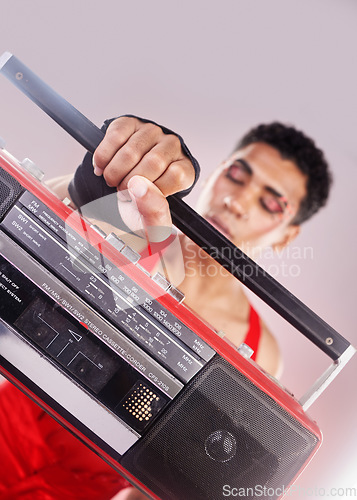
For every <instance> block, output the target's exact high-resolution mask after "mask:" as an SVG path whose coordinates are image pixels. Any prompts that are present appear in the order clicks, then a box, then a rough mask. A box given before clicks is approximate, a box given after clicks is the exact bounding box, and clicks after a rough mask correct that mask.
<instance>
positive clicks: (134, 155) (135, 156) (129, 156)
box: [121, 143, 140, 164]
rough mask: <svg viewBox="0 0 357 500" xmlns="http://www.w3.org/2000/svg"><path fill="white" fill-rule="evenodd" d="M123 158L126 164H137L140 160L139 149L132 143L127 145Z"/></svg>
mask: <svg viewBox="0 0 357 500" xmlns="http://www.w3.org/2000/svg"><path fill="white" fill-rule="evenodd" d="M121 157H122V161H123V162H124V164H126V163H129V164H133V163H134V164H136V163H137V161H138V160H139V158H140V155H139V151H138V148H137V147H135V145H132V144H130V143H128V144H126V145H125V146H124V147H123V148H122V150H121Z"/></svg>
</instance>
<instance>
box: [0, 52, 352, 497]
mask: <svg viewBox="0 0 357 500" xmlns="http://www.w3.org/2000/svg"><path fill="white" fill-rule="evenodd" d="M0 71H1V72H2V73H3V74H4V75H5V76H6V77H7V78H9V79H10V80H11V81H12V82H13V83H14V84H15V85H16V86H18V87H19V88H20V89H21V90H22V91H23V92H25V93H26V95H28V96H29V97H30V98H31V99H32V100H34V101H35V102H36V104H38V105H39V106H40V107H41V108H43V109H44V110H45V111H46V112H47V113H48V114H49V115H50V116H51V117H52V118H54V119H55V120H56V121H57V122H58V123H59V124H60V125H61V126H62V127H64V128H65V129H66V130H67V131H68V132H69V133H70V134H72V135H73V136H74V137H75V138H76V139H77V140H78V141H79V142H81V144H83V145H84V146H85V148H86V149H88V150H89V151H91V152H93V151H94V150H95V148H96V147H97V145H98V144H99V142H100V141H101V139H102V138H103V132H101V131H100V130H99V129H98V128H97V127H95V126H94V125H93V124H92V123H91V122H89V121H88V120H87V119H86V118H85V117H84V116H83V115H81V114H80V113H78V111H77V110H75V109H74V108H73V107H72V106H70V105H69V104H68V103H67V102H66V101H64V100H63V99H62V98H61V97H60V96H58V94H56V93H55V92H54V91H53V90H52V89H50V88H49V87H48V86H47V85H46V84H44V83H43V82H42V81H41V80H40V79H39V78H38V77H37V76H36V75H34V74H33V73H32V72H31V71H30V70H29V69H28V68H26V67H25V66H24V65H23V64H22V63H21V62H20V61H18V60H17V59H16V58H15V57H14V56H12V55H11V54H8V53H5V54H4V55H3V56H2V57H1V58H0ZM169 202H170V207H171V210H172V216H173V220H174V223H175V224H176V226H177V227H178V228H179V229H180V230H182V231H183V232H184V233H185V234H187V236H189V237H190V238H191V239H192V240H193V241H195V242H196V243H197V244H198V245H200V246H201V247H204V248H205V249H206V251H208V252H212V255H214V256H215V258H216V260H217V261H219V262H220V263H221V264H222V265H223V266H224V265H225V266H226V267H227V268H229V269H230V270H232V271H233V273H234V274H235V276H236V277H237V278H238V279H240V280H241V281H243V282H244V284H245V285H246V286H248V287H249V288H250V289H251V290H253V291H254V292H255V293H257V294H258V295H259V296H260V297H261V298H262V299H263V300H264V301H266V302H267V303H268V304H269V305H270V306H272V307H273V308H274V309H275V310H276V311H277V312H278V313H279V314H281V315H282V316H283V317H284V318H286V320H287V321H289V322H290V323H291V324H293V325H294V326H295V327H296V328H298V329H299V330H300V331H301V332H302V333H303V334H304V335H306V336H307V337H308V338H309V339H310V340H312V341H313V342H314V343H315V344H316V345H317V346H318V347H319V348H320V349H322V350H323V351H324V352H325V353H326V354H327V355H328V356H330V357H331V358H332V360H333V361H334V363H333V364H332V366H331V367H330V368H329V369H328V370H327V372H326V373H325V374H324V375H323V376H322V377H321V378H320V379H319V381H318V382H317V383H316V385H315V386H314V387H313V388H312V389H311V391H310V392H309V394H307V395H306V396H304V398H303V400H302V401H300V402H299V401H297V400H295V399H294V397H293V396H292V395H290V394H289V393H288V392H287V391H286V390H284V389H283V388H282V387H281V386H280V385H279V384H278V383H277V382H276V381H275V380H274V379H272V378H271V377H269V376H267V375H266V374H265V373H263V372H262V371H261V370H260V369H259V367H258V366H257V365H256V364H255V363H254V362H252V361H251V360H250V359H249V358H248V356H246V355H245V349H244V345H243V346H242V347H241V348H240V349H235V348H233V347H232V346H231V345H229V344H228V343H226V342H225V341H224V340H223V339H222V338H220V336H219V335H217V333H216V332H215V331H214V330H213V329H211V328H210V327H208V326H207V325H206V324H205V323H203V322H201V321H200V320H199V319H198V318H197V317H195V315H194V314H193V313H192V312H191V311H190V310H189V309H187V308H186V307H185V306H184V305H183V304H182V300H181V299H182V296H181V295H180V293H179V291H178V290H177V289H176V288H175V287H173V286H172V285H170V283H168V282H167V281H166V280H165V279H164V278H163V276H161V275H160V274H156V275H154V276H151V275H150V274H149V273H148V272H147V271H146V270H145V269H144V268H143V267H142V266H141V264H140V260H138V255H137V254H136V252H134V251H133V250H132V249H131V248H130V247H128V246H126V245H125V244H124V243H123V242H122V241H121V240H120V239H118V238H117V237H116V236H115V235H113V234H109V235H105V234H103V233H102V232H101V231H98V230H97V228H96V227H93V226H91V225H90V223H89V222H88V221H87V220H86V219H84V218H83V217H82V216H81V215H80V214H78V213H77V212H74V211H73V210H72V209H71V208H69V207H68V206H67V205H66V204H65V203H63V202H61V201H60V200H59V199H58V198H57V197H56V196H54V195H53V194H52V193H51V192H50V191H49V190H48V189H47V188H46V187H45V186H44V185H43V184H42V183H41V173H40V172H39V170H38V169H37V168H36V167H35V166H34V165H33V164H32V163H31V162H30V161H24V162H22V163H21V164H20V163H19V162H18V161H17V160H16V159H14V158H13V157H12V156H11V155H10V154H8V153H7V152H6V151H4V150H1V151H0V250H1V255H0V314H1V316H0V372H1V373H2V374H3V375H5V377H7V378H8V379H9V380H10V381H12V382H13V383H14V384H15V385H17V386H18V387H20V388H21V389H22V390H23V391H25V393H27V394H28V395H30V396H31V397H32V398H33V399H35V400H36V401H37V402H38V403H39V404H40V405H41V406H42V407H43V408H45V409H46V411H48V412H49V413H50V414H51V415H53V416H54V417H55V418H57V419H58V420H59V421H60V422H61V423H62V424H63V425H64V426H66V427H67V428H68V429H70V430H71V431H72V432H74V433H75V434H76V435H78V437H80V438H81V439H82V440H83V441H84V442H85V443H86V444H87V445H88V446H89V447H90V448H92V449H93V450H95V451H96V453H98V454H99V455H100V456H101V457H102V458H103V459H104V460H106V461H107V462H108V463H109V464H111V465H112V466H113V467H114V468H115V469H116V470H117V471H118V472H119V473H120V474H122V475H123V476H125V477H126V478H127V479H129V480H130V481H131V482H132V483H133V484H135V485H136V486H137V487H139V488H141V489H142V490H143V491H144V492H146V493H147V494H148V495H151V496H152V498H161V499H165V500H183V499H190V500H191V499H192V500H193V499H194V500H200V499H201V500H209V499H212V500H213V499H221V498H222V496H228V495H229V494H230V493H232V491H231V488H233V487H235V488H239V489H241V488H243V489H244V491H246V492H251V494H250V496H251V497H252V498H278V497H279V496H282V494H283V493H284V491H285V490H286V489H287V487H288V486H289V485H290V484H291V483H292V482H293V481H294V480H295V478H296V477H297V476H298V475H299V473H300V472H301V470H302V469H303V468H304V467H305V466H306V464H307V463H308V462H309V461H310V460H311V458H312V457H313V455H314V454H315V453H316V451H317V449H318V448H319V446H320V444H321V433H320V430H319V428H318V427H317V425H316V423H315V422H313V421H312V420H311V419H310V418H309V417H308V416H307V415H306V413H305V410H306V408H307V407H308V406H309V405H310V404H311V402H312V401H313V400H314V399H315V398H316V397H317V395H318V394H319V393H320V392H321V391H322V390H323V389H324V388H325V386H326V385H327V384H328V383H329V382H330V381H331V380H332V378H333V377H334V376H335V375H336V374H337V372H338V371H339V370H340V369H341V368H342V366H343V365H344V364H345V363H346V362H347V361H348V360H349V359H350V358H351V356H352V355H353V354H354V352H355V349H354V348H353V347H352V346H351V345H350V344H349V342H347V341H346V340H345V339H344V338H343V337H342V336H341V335H339V334H338V333H337V332H336V331H334V330H333V329H332V328H331V327H330V326H329V325H327V324H326V323H324V322H323V321H322V320H321V319H320V318H319V317H318V316H316V315H315V314H314V313H313V312H312V311H311V310H310V309H308V308H307V307H306V306H305V305H304V304H302V303H301V302H300V301H298V299H296V297H294V296H293V295H292V294H290V293H289V292H288V291H287V290H285V289H284V288H283V287H282V286H281V285H280V284H279V283H277V282H276V281H275V280H274V279H273V278H272V277H270V276H269V275H267V274H266V273H265V272H264V271H263V270H262V269H261V268H259V266H257V265H256V264H255V263H254V262H253V261H251V260H250V259H249V258H248V257H247V256H245V255H244V254H243V253H242V252H240V251H239V250H238V249H237V248H236V247H233V245H232V243H231V242H229V241H228V240H227V239H226V238H225V237H224V236H222V235H221V234H220V233H219V232H218V231H216V230H215V229H214V228H213V227H212V226H211V225H210V224H208V223H207V222H206V221H205V220H203V219H202V218H201V217H199V216H198V215H197V214H196V213H195V212H194V211H193V210H192V209H191V208H189V207H188V206H187V205H186V204H185V203H184V202H183V201H182V200H180V199H179V198H176V197H175V196H173V197H170V200H169ZM186 221H189V224H188V222H186ZM227 248H231V249H232V250H234V251H232V252H228V253H227V252H226V251H225V249H227ZM228 254H229V255H230V259H231V256H232V255H233V256H234V262H232V261H231V260H229V261H227V260H226V259H227V258H226V255H228ZM247 494H248V493H247Z"/></svg>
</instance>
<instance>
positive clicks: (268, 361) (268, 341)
mask: <svg viewBox="0 0 357 500" xmlns="http://www.w3.org/2000/svg"><path fill="white" fill-rule="evenodd" d="M260 321H261V328H262V330H261V331H262V333H261V338H260V343H259V350H258V356H257V363H258V364H259V365H260V366H261V367H262V368H263V369H264V370H265V371H266V372H268V373H270V374H271V375H273V376H274V377H276V378H279V376H280V375H281V371H282V357H281V353H280V348H279V344H278V342H277V340H276V338H275V336H274V335H273V334H272V332H271V331H270V330H269V328H268V327H267V325H266V324H265V323H264V321H262V320H260Z"/></svg>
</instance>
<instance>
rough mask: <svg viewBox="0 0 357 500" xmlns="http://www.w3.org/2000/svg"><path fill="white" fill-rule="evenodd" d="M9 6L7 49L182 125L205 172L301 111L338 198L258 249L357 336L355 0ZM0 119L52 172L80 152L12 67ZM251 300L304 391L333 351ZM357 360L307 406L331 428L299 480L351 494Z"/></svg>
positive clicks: (83, 103)
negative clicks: (18, 85) (285, 242)
mask: <svg viewBox="0 0 357 500" xmlns="http://www.w3.org/2000/svg"><path fill="white" fill-rule="evenodd" d="M1 7H2V9H1V15H2V22H1V30H0V53H2V52H3V51H6V50H7V51H10V52H12V53H13V54H15V55H16V56H17V57H19V58H20V59H21V60H22V61H23V62H24V63H25V64H27V65H28V66H29V67H30V68H31V69H32V70H33V71H35V72H36V73H37V74H39V75H40V76H41V77H42V78H43V79H44V80H45V81H46V82H47V83H49V84H50V85H51V86H53V87H54V88H55V89H56V90H57V91H58V92H59V93H61V94H62V95H63V96H64V97H66V98H67V99H68V100H69V101H70V102H71V103H72V104H73V105H75V106H76V107H77V108H78V109H79V110H81V111H82V112H83V113H84V114H86V115H87V116H88V117H89V118H90V119H91V120H93V121H94V122H95V123H96V124H98V125H100V124H101V123H102V121H103V120H104V119H106V118H108V117H112V116H116V115H119V114H124V113H133V114H137V115H139V116H143V117H147V118H151V119H153V120H155V121H157V122H159V123H162V124H165V125H166V126H168V127H169V128H172V129H174V130H176V131H177V132H179V133H181V134H182V135H183V137H184V138H185V140H186V142H187V144H188V145H189V147H190V149H191V151H192V152H193V154H194V155H195V156H196V157H197V158H198V160H199V161H200V164H201V167H202V177H201V179H202V180H201V183H202V181H203V179H204V178H205V177H207V175H208V174H209V173H210V172H211V171H212V170H213V169H214V168H215V166H216V165H217V164H218V163H219V162H220V161H221V160H222V159H224V157H225V155H226V154H228V153H230V151H231V150H232V147H233V145H234V144H235V142H236V140H237V139H238V138H239V136H240V135H241V134H242V133H244V132H245V131H246V130H247V129H248V128H250V127H251V126H253V125H256V124H257V123H259V122H263V121H271V120H275V119H278V120H281V121H283V122H289V123H293V124H295V125H296V126H298V127H299V128H301V129H303V130H304V131H306V132H307V133H308V134H310V135H311V136H312V137H314V138H315V140H316V142H317V143H318V145H319V146H320V147H321V148H322V149H323V150H324V151H325V152H326V155H327V157H328V159H329V161H330V163H331V165H332V169H333V172H334V177H335V182H334V188H333V191H332V196H331V200H330V202H329V205H328V207H327V208H325V209H324V210H323V211H322V212H321V213H320V214H319V215H318V216H316V218H313V219H312V220H311V221H310V222H308V223H306V225H304V227H303V231H302V233H301V235H300V236H299V237H298V240H297V241H296V243H294V245H293V248H292V249H291V250H290V251H286V252H285V253H284V254H283V255H280V256H277V257H275V258H273V257H271V256H270V257H268V258H267V259H265V261H262V262H261V264H262V265H263V266H264V267H266V268H267V270H268V271H270V272H271V273H272V274H273V275H274V276H275V277H276V278H277V279H278V280H279V281H281V282H282V283H283V284H284V285H285V286H286V287H287V288H289V289H290V290H291V291H292V292H293V293H294V294H296V295H297V296H298V297H299V298H300V299H302V300H303V301H304V302H305V303H307V304H308V305H309V307H311V308H312V309H313V310H314V311H315V312H317V313H318V314H319V315H321V316H322V317H323V318H324V319H325V320H326V321H327V322H328V323H330V324H331V325H332V326H333V327H334V328H336V329H337V330H338V331H340V332H341V333H342V334H343V335H344V336H345V337H347V338H348V339H349V340H350V341H351V342H352V343H353V344H355V345H356V344H357V332H356V319H355V314H356V287H355V281H356V277H357V272H356V271H357V264H356V249H357V235H356V215H357V210H356V186H357V140H356V139H357V137H356V136H357V104H356V88H357V70H356V47H357V29H356V25H357V2H356V1H354V0H270V1H264V0H260V1H259V0H250V1H248V0H246V1H243V0H236V1H228V0H221V1H220V2H206V1H194V0H191V1H188V0H181V1H180V2H178V1H163V0H150V2H148V1H142V0H137V1H135V2H129V1H126V2H124V1H121V0H102V1H101V2H99V1H94V0H61V2H54V1H49V0H31V1H28V0H27V1H26V0H23V1H21V0H1ZM0 135H1V136H2V137H4V139H5V140H6V147H7V149H8V150H9V151H10V152H11V153H12V154H13V155H14V156H16V157H17V158H19V159H20V160H21V159H23V158H24V157H30V158H31V159H32V160H34V161H35V162H36V163H37V164H38V165H39V166H40V167H41V168H42V170H44V171H45V172H46V178H51V177H53V176H56V175H59V174H64V173H70V172H72V171H73V170H74V168H75V167H76V165H77V164H78V163H79V161H80V159H81V157H82V155H83V150H82V148H81V146H79V145H78V144H76V143H75V142H74V140H73V139H71V138H70V137H69V136H67V135H66V133H65V132H63V131H62V130H61V129H60V128H59V127H58V126H57V125H56V124H54V123H53V122H52V121H51V120H50V119H49V118H47V117H46V116H45V115H44V114H43V112H41V111H40V110H39V109H37V108H36V107H35V106H34V105H33V104H32V103H31V102H30V101H28V100H27V99H26V98H25V97H24V96H22V94H20V93H19V91H18V90H16V89H15V88H13V87H12V86H11V84H10V83H9V82H8V81H7V80H6V79H4V78H0ZM201 183H200V184H199V185H198V186H197V187H196V189H195V190H194V192H193V193H192V194H191V195H190V197H189V198H188V199H187V201H188V202H189V203H190V204H192V205H194V203H195V199H196V198H197V194H198V193H199V190H200V185H202V184H201ZM253 300H254V302H255V304H256V306H257V308H258V309H259V311H260V312H261V313H262V315H263V317H264V318H265V320H266V321H267V322H268V324H269V326H270V328H271V329H272V330H273V331H274V332H275V333H276V336H277V338H278V340H279V344H280V347H281V350H282V354H283V358H284V366H285V370H284V373H283V376H282V383H283V384H284V385H285V386H286V387H288V388H289V389H290V390H291V391H293V392H294V393H295V394H296V395H297V396H298V397H299V396H301V395H302V394H303V393H304V391H305V390H306V389H307V388H308V387H309V385H310V384H311V383H312V382H313V381H314V380H315V379H316V378H317V377H318V375H320V374H321V373H322V371H323V370H324V369H325V368H326V367H327V366H328V364H329V362H330V361H329V359H328V358H327V357H325V356H324V355H322V354H320V353H319V351H318V350H317V348H315V347H314V346H313V345H312V344H310V343H309V342H308V341H307V340H306V339H304V338H303V337H302V336H301V335H300V334H298V333H297V332H296V331H295V330H294V329H293V328H292V327H290V326H289V325H288V324H287V323H286V322H285V321H284V320H281V319H280V318H278V317H277V315H276V314H275V313H274V312H273V311H271V310H269V309H268V308H267V307H266V306H265V305H263V304H261V303H260V302H258V301H257V300H256V299H255V298H254V299H253ZM356 368H357V356H356V357H355V359H353V360H352V361H351V362H350V363H349V365H348V366H347V367H346V368H345V370H344V371H343V372H342V373H341V374H340V375H339V377H338V378H337V379H336V380H335V382H334V383H333V384H332V385H331V386H330V387H329V388H328V389H327V391H326V392H325V393H324V394H323V395H322V396H321V397H320V399H319V400H318V401H317V402H316V403H315V404H314V405H313V406H312V407H311V408H310V410H309V414H310V415H311V416H312V417H313V418H314V419H315V420H316V421H317V422H318V424H319V426H320V427H321V429H322V431H323V434H324V443H323V446H322V448H321V450H320V451H319V453H318V454H317V456H316V457H315V458H314V460H313V461H312V463H311V464H310V466H309V467H308V468H307V470H306V471H305V472H304V473H303V475H302V476H301V477H300V478H299V479H298V481H297V486H298V489H297V491H296V492H295V494H294V495H293V494H292V495H291V496H295V497H298V496H306V497H307V496H308V497H310V498H311V497H316V498H317V497H321V496H327V494H328V491H330V488H339V490H338V497H339V498H349V496H348V492H346V491H345V490H344V489H345V488H348V487H353V486H355V487H356V488H357V484H356V470H357V452H356V447H357V430H356V425H355V422H356V414H357V403H356V399H357V398H356V378H357V377H356V375H357V369H356ZM323 493H325V495H323ZM190 500H191V499H190ZM192 500H194V499H192Z"/></svg>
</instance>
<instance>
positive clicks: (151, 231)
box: [128, 175, 172, 243]
mask: <svg viewBox="0 0 357 500" xmlns="http://www.w3.org/2000/svg"><path fill="white" fill-rule="evenodd" d="M128 191H129V195H130V197H131V199H132V201H133V202H134V203H135V205H136V208H137V210H138V212H139V214H140V218H141V222H142V226H143V229H144V230H145V232H146V234H147V237H148V239H149V241H150V242H153V243H155V242H160V241H164V240H166V239H167V238H168V237H169V236H170V235H171V232H172V220H171V214H170V208H169V204H168V202H167V200H166V198H165V196H164V195H163V194H162V192H161V191H160V189H159V188H158V187H157V186H155V185H154V184H153V183H152V182H150V181H149V180H148V179H147V178H146V177H142V176H139V175H135V176H134V177H132V178H131V179H130V180H129V182H128Z"/></svg>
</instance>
